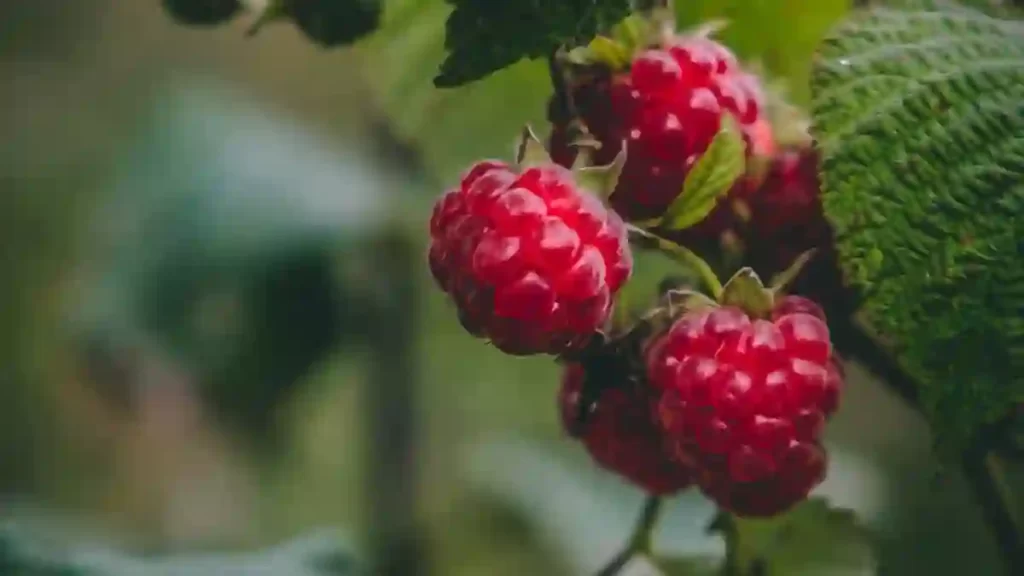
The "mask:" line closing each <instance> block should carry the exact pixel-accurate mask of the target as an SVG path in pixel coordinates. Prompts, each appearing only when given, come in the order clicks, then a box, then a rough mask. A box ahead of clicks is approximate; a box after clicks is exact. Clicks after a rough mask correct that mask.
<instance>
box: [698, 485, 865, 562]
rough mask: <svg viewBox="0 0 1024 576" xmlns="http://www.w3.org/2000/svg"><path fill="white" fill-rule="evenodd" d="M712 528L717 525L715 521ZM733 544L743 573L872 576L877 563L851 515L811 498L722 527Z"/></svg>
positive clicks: (863, 530) (863, 532)
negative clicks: (753, 569)
mask: <svg viewBox="0 0 1024 576" xmlns="http://www.w3.org/2000/svg"><path fill="white" fill-rule="evenodd" d="M716 524H718V523H717V522H716ZM716 529H721V530H724V531H725V532H726V538H728V539H730V540H732V541H733V545H732V546H733V551H734V554H735V556H734V558H733V559H734V560H735V562H736V566H737V567H738V568H739V569H740V570H741V573H743V574H747V573H753V572H751V567H752V566H755V565H758V566H763V568H764V569H763V571H760V572H758V573H763V574H767V575H769V576H776V575H777V576H830V575H833V574H834V575H837V576H838V575H843V576H854V575H863V576H868V575H874V574H876V573H877V563H876V560H875V557H874V553H873V551H872V548H871V542H870V538H869V536H868V534H867V531H866V530H865V529H864V528H863V527H861V526H860V525H859V524H858V523H857V521H856V519H855V517H854V515H853V512H851V511H849V510H839V509H836V508H832V507H831V506H829V504H828V503H827V501H826V500H824V499H822V498H812V499H810V500H807V501H806V502H804V503H802V504H799V505H798V506H797V507H796V508H794V509H792V510H790V511H789V512H787V513H785V514H782V515H780V516H776V517H774V518H769V519H743V518H734V517H730V518H729V519H728V520H727V525H726V526H724V527H721V526H716Z"/></svg>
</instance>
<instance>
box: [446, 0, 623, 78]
mask: <svg viewBox="0 0 1024 576" xmlns="http://www.w3.org/2000/svg"><path fill="white" fill-rule="evenodd" d="M448 3H449V4H452V5H453V6H454V7H455V9H454V10H453V11H452V13H451V15H449V17H448V21H447V23H446V25H445V29H446V36H445V48H446V49H447V50H448V57H447V58H446V59H445V61H444V63H442V64H441V71H440V73H439V74H438V75H437V77H436V78H435V79H434V84H435V85H436V86H438V87H444V88H450V87H455V86H460V85H462V84H466V83H469V82H472V81H474V80H479V79H480V78H483V77H485V76H487V75H489V74H491V73H492V72H495V71H498V70H501V69H502V68H505V67H508V66H511V65H512V64H515V63H516V62H518V61H519V60H521V59H523V58H540V57H543V56H547V55H549V54H551V53H552V52H553V51H554V50H555V49H556V48H558V46H560V45H563V44H581V43H585V42H586V41H588V40H590V38H592V37H593V36H594V35H595V34H596V33H598V32H600V31H602V30H606V29H608V28H610V27H611V26H612V25H613V24H615V23H616V22H618V21H619V20H621V19H622V18H625V17H626V15H627V14H628V13H629V8H630V2H629V0H559V1H557V2H556V1H553V0H516V1H514V2H510V1H496V0H448Z"/></svg>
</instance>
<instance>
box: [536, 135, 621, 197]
mask: <svg viewBox="0 0 1024 576" xmlns="http://www.w3.org/2000/svg"><path fill="white" fill-rule="evenodd" d="M573 145H574V146H578V147H579V148H580V153H579V154H578V156H577V161H576V162H575V163H574V164H573V166H572V174H573V178H574V180H575V181H576V183H577V184H578V185H579V186H580V187H581V188H583V189H585V190H586V191H587V192H590V193H591V194H593V195H594V196H597V197H598V198H600V199H601V200H602V201H604V200H607V199H608V197H609V196H611V195H612V192H614V191H615V187H616V186H617V185H618V183H619V176H621V175H622V168H623V167H624V166H625V165H626V146H625V144H623V146H622V148H621V149H620V150H619V153H618V154H617V155H616V156H615V158H614V159H613V160H612V161H611V163H609V164H606V165H603V166H593V165H591V164H590V154H589V149H592V148H595V147H598V146H600V143H599V142H597V141H593V140H588V139H585V138H583V139H579V140H577V141H576V142H574V143H573ZM552 163H553V161H552V159H551V155H550V153H548V150H547V148H546V147H545V146H544V143H543V142H541V141H540V139H539V138H537V135H536V134H535V133H534V131H533V129H532V128H530V127H529V126H526V127H525V128H523V133H522V136H521V138H520V140H519V145H518V146H517V152H516V164H517V165H518V166H519V167H520V168H523V167H526V166H530V165H546V164H552Z"/></svg>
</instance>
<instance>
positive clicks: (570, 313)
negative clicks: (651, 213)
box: [429, 161, 632, 355]
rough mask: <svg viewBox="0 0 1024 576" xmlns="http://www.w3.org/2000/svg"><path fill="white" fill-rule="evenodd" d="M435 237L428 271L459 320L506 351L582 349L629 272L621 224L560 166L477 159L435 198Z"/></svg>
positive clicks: (433, 223) (628, 260) (623, 227)
mask: <svg viewBox="0 0 1024 576" xmlns="http://www.w3.org/2000/svg"><path fill="white" fill-rule="evenodd" d="M430 234H431V245H430V256H429V261H430V269H431V271H432V272H433V274H434V278H435V279H436V280H437V283H438V285H439V286H440V287H441V288H442V289H443V290H444V291H445V292H447V293H448V294H449V295H450V296H451V298H452V299H453V300H454V302H455V304H456V306H457V307H458V311H459V318H460V320H461V321H462V323H463V326H465V327H466V329H467V330H469V332H471V333H472V334H474V335H477V336H479V337H483V338H487V339H489V340H490V341H491V342H492V343H493V344H494V345H495V346H496V347H498V348H499V349H501V350H503V351H505V352H507V353H509V354H516V355H526V354H538V353H547V354H561V353H563V352H566V351H569V350H573V349H578V348H579V347H581V346H583V345H584V344H585V343H586V342H587V341H588V340H589V339H590V337H591V336H592V335H593V333H594V332H595V330H597V329H598V328H600V327H601V326H603V325H604V323H605V321H606V320H607V318H608V315H609V311H610V309H611V306H612V299H613V297H614V295H615V293H616V292H618V290H619V289H620V288H621V287H622V285H623V284H624V283H625V281H626V280H627V278H628V277H629V275H630V273H631V270H632V256H631V253H630V250H629V245H628V242H627V237H626V228H625V226H624V224H623V223H622V220H621V219H620V218H619V217H618V216H617V215H616V214H615V213H614V212H612V211H610V210H608V209H606V208H605V207H604V205H603V204H601V202H600V201H599V200H598V199H597V198H596V197H595V196H593V195H591V194H590V193H588V192H586V191H584V190H582V189H581V188H580V187H579V186H578V185H577V184H576V182H575V181H574V179H573V174H572V172H570V171H569V170H567V169H565V168H563V167H561V166H558V165H555V164H541V165H532V166H530V167H527V168H526V169H524V170H522V171H519V170H518V169H515V168H513V167H511V166H508V165H506V164H504V163H500V162H494V161H485V162H480V163H478V164H476V165H475V166H473V167H472V168H470V169H469V170H468V171H467V173H466V174H465V176H464V177H463V178H462V181H461V182H460V184H459V186H458V187H457V188H455V189H453V190H451V191H449V192H448V193H447V194H445V195H444V196H443V197H442V198H441V199H440V200H438V202H437V204H436V205H435V207H434V212H433V215H432V217H431V220H430Z"/></svg>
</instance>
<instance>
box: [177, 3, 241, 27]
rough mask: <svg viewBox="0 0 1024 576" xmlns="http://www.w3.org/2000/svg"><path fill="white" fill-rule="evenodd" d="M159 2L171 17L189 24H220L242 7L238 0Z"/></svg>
mask: <svg viewBox="0 0 1024 576" xmlns="http://www.w3.org/2000/svg"><path fill="white" fill-rule="evenodd" d="M161 3H162V4H163V6H164V10H166V11H167V13H168V14H170V15H171V17H172V18H174V19H175V20H177V21H178V22H180V23H182V24H188V25H191V26H212V25H214V24H222V23H224V22H227V21H228V20H230V19H231V18H232V17H233V16H235V15H236V14H237V13H238V12H239V11H241V9H242V5H241V4H240V3H239V1H238V0H161Z"/></svg>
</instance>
